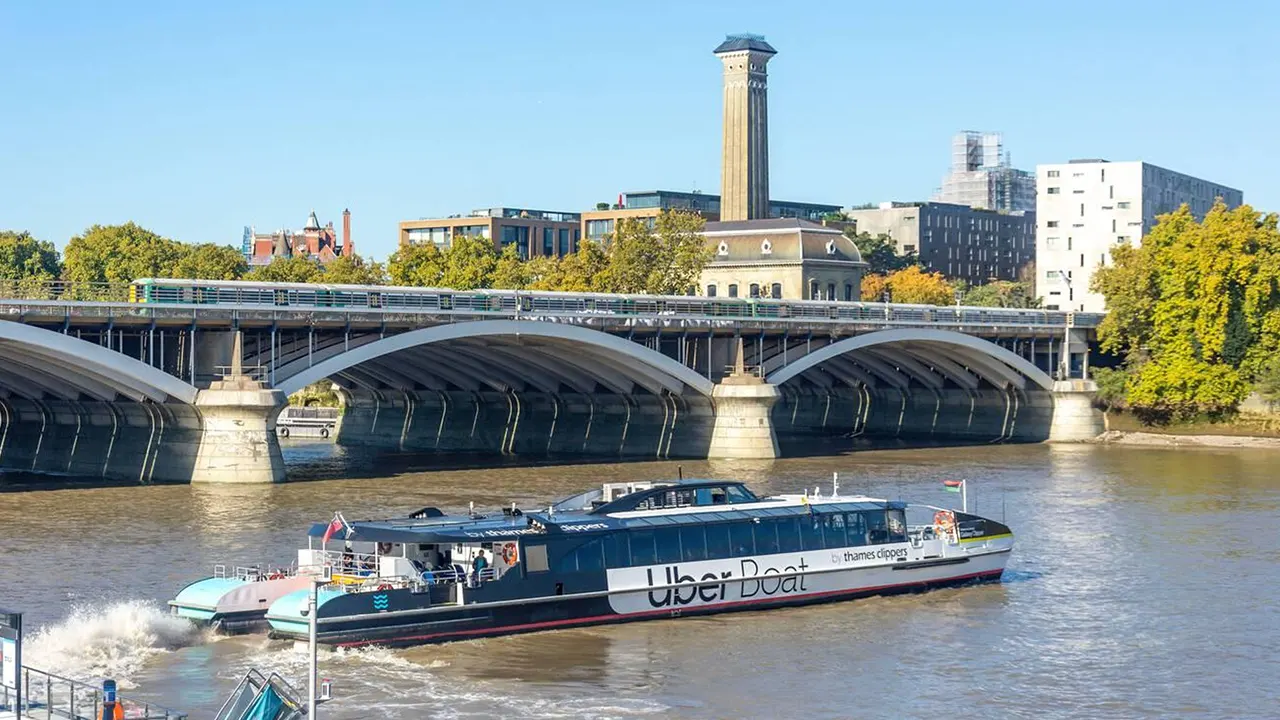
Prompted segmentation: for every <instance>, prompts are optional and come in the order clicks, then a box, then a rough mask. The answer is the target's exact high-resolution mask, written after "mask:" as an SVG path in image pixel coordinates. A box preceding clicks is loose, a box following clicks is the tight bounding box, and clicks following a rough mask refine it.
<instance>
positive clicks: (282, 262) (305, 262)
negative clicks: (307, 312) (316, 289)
mask: <svg viewBox="0 0 1280 720" xmlns="http://www.w3.org/2000/svg"><path fill="white" fill-rule="evenodd" d="M323 278H324V268H323V267H321V266H320V263H319V262H317V261H316V260H315V259H314V258H312V257H310V256H308V255H293V256H291V257H278V258H276V259H274V260H272V261H271V262H270V263H269V264H267V265H262V266H260V267H256V268H254V269H253V270H250V271H249V274H248V275H246V276H245V279H246V280H259V281H261V282H295V283H315V282H323V281H324V280H323Z"/></svg>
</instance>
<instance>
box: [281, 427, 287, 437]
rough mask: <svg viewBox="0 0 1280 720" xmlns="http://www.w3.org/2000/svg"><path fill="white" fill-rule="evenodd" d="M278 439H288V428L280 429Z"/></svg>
mask: <svg viewBox="0 0 1280 720" xmlns="http://www.w3.org/2000/svg"><path fill="white" fill-rule="evenodd" d="M280 437H282V438H287V437H289V428H287V427H282V428H280Z"/></svg>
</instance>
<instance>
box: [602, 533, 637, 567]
mask: <svg viewBox="0 0 1280 720" xmlns="http://www.w3.org/2000/svg"><path fill="white" fill-rule="evenodd" d="M604 562H605V565H607V566H608V567H611V568H621V567H627V566H628V565H630V564H631V547H630V543H628V542H627V533H624V532H615V533H609V534H608V535H605V536H604Z"/></svg>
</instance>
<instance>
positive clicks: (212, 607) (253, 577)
mask: <svg viewBox="0 0 1280 720" xmlns="http://www.w3.org/2000/svg"><path fill="white" fill-rule="evenodd" d="M309 587H311V579H310V577H309V576H308V575H307V574H305V573H303V574H299V573H298V569H297V568H296V567H280V568H276V567H267V568H265V569H264V568H263V567H262V566H260V565H254V566H250V567H236V566H228V565H215V566H214V567H213V575H212V576H211V577H207V578H204V579H201V580H197V581H195V582H193V583H191V584H189V585H187V586H186V587H184V588H182V590H181V591H180V592H179V593H178V595H177V597H175V598H174V599H172V600H170V601H169V610H170V612H172V613H173V614H174V615H177V616H178V617H183V618H187V619H189V620H192V621H194V622H196V623H197V624H200V625H207V626H210V627H213V628H214V629H217V630H220V631H222V632H224V633H226V634H229V635H234V634H237V633H243V632H254V631H258V630H266V629H267V623H266V614H267V609H268V608H269V607H271V604H272V603H274V602H275V601H277V600H279V599H280V598H282V597H284V596H285V595H288V594H289V593H291V592H293V591H295V590H300V589H305V588H309Z"/></svg>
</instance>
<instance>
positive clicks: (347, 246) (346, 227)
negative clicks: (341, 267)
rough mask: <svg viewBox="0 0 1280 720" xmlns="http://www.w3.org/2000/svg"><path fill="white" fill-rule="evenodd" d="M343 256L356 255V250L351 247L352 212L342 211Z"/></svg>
mask: <svg viewBox="0 0 1280 720" xmlns="http://www.w3.org/2000/svg"><path fill="white" fill-rule="evenodd" d="M342 254H343V255H354V254H355V248H353V247H352V246H351V211H350V210H343V211H342Z"/></svg>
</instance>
